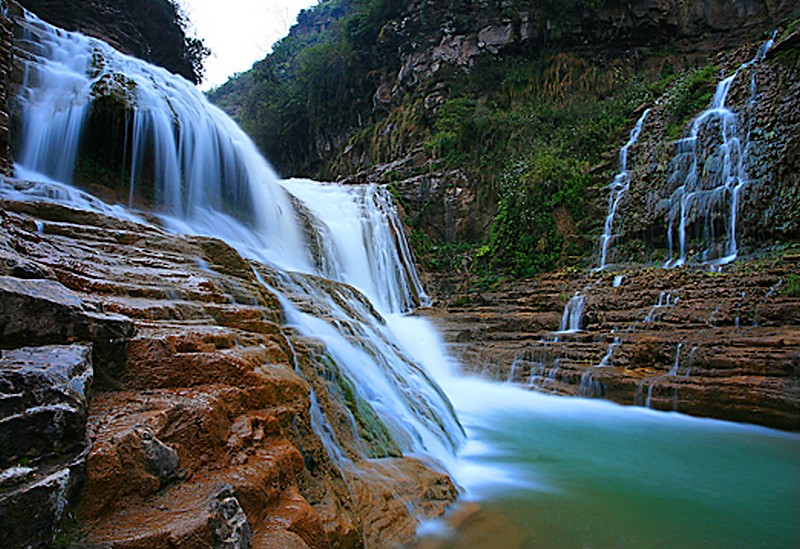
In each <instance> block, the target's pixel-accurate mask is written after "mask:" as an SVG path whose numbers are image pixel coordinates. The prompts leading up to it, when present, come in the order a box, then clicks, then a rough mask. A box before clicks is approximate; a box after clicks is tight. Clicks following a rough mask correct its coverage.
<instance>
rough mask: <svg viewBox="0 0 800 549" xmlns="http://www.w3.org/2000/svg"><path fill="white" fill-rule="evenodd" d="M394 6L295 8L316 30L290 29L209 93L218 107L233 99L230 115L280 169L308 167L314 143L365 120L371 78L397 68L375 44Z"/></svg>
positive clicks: (362, 3)
mask: <svg viewBox="0 0 800 549" xmlns="http://www.w3.org/2000/svg"><path fill="white" fill-rule="evenodd" d="M400 9H402V3H397V2H393V1H391V0H327V1H323V2H321V3H320V4H318V5H317V6H316V7H315V8H313V9H310V10H305V11H303V12H301V14H300V15H299V16H298V22H299V23H300V24H301V25H304V28H317V27H319V28H323V29H324V30H323V31H321V32H310V31H309V32H306V31H304V32H298V31H295V32H294V33H291V34H290V35H289V36H287V37H286V38H284V39H283V40H281V41H280V42H278V43H277V44H276V45H275V48H274V51H273V53H272V54H271V55H270V56H268V57H267V58H265V59H264V60H262V61H260V62H258V63H257V64H256V65H255V66H254V68H253V70H252V72H251V73H250V76H249V78H247V79H246V80H243V79H241V78H237V79H233V80H230V81H229V82H228V83H226V84H224V85H222V86H220V87H219V88H218V89H216V90H214V91H212V92H211V94H210V97H211V99H212V100H213V101H215V102H217V103H219V104H220V105H221V106H223V107H225V106H226V105H228V106H231V105H236V104H240V105H241V107H240V108H239V110H238V112H234V116H235V118H236V119H237V120H238V122H239V123H240V124H241V125H242V127H243V128H244V129H245V130H246V131H247V132H248V133H249V134H250V135H251V136H252V137H253V138H254V140H255V141H256V143H257V144H258V145H259V147H260V148H261V149H262V150H263V151H264V152H265V153H266V155H267V157H268V158H270V160H271V161H272V162H274V163H275V164H276V165H278V166H281V167H282V168H283V170H282V171H284V172H285V173H287V174H288V173H291V174H297V173H300V172H304V173H305V175H308V168H309V164H311V163H313V158H314V156H315V153H316V147H318V146H324V145H321V144H323V143H324V142H325V141H326V140H327V139H332V138H333V136H335V135H340V134H343V133H346V131H347V129H348V128H355V127H358V126H362V125H364V124H366V123H367V122H368V120H364V118H363V117H364V115H363V113H368V112H370V110H371V109H370V108H369V107H370V105H371V101H372V94H373V93H374V91H375V88H376V87H377V85H378V82H379V81H380V80H381V77H382V76H385V75H386V74H387V73H388V72H394V71H395V70H396V68H397V67H395V66H392V65H391V64H386V63H385V60H383V59H379V56H378V54H377V48H376V44H377V43H378V42H379V41H380V40H381V39H382V38H381V30H382V26H383V24H384V23H385V22H386V21H387V20H388V19H389V18H391V17H393V16H395V15H397V14H398V13H399V10H400ZM287 144H291V146H290V147H289V146H287ZM303 157H305V158H303ZM303 162H305V163H304V164H302V165H301V164H300V163H303Z"/></svg>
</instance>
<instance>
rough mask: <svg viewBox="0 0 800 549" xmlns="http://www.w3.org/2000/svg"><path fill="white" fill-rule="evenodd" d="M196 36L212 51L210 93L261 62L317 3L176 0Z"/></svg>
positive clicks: (208, 68)
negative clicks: (295, 23) (298, 16)
mask: <svg viewBox="0 0 800 549" xmlns="http://www.w3.org/2000/svg"><path fill="white" fill-rule="evenodd" d="M179 2H180V4H181V6H183V9H184V11H185V12H186V14H187V15H188V16H189V20H190V21H191V23H192V31H193V33H194V35H195V36H197V37H199V38H202V39H203V41H204V42H205V44H206V46H208V47H209V48H211V51H212V53H211V57H209V58H208V59H206V63H205V67H206V73H205V80H204V81H203V83H202V85H201V86H200V87H201V88H202V89H203V90H208V89H211V88H213V87H215V86H218V85H220V84H222V83H224V82H225V81H226V80H227V79H228V77H229V76H232V75H233V74H235V73H237V72H243V71H246V70H248V69H249V68H250V67H252V66H253V63H254V62H255V61H258V60H259V59H263V58H264V56H265V55H266V54H267V53H269V52H270V51H271V50H272V45H273V44H274V43H275V42H277V41H278V40H280V39H281V38H283V37H284V36H286V35H287V34H288V32H289V27H290V26H291V25H292V24H294V22H295V20H296V17H297V14H298V13H299V12H300V10H302V9H303V8H307V7H309V6H312V5H315V4H317V0H225V1H224V2H221V1H220V0H179Z"/></svg>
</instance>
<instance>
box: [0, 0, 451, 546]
mask: <svg viewBox="0 0 800 549" xmlns="http://www.w3.org/2000/svg"><path fill="white" fill-rule="evenodd" d="M19 16H20V12H19V9H18V8H16V7H15V8H12V9H11V10H10V12H6V11H5V10H3V13H2V15H0V19H2V24H3V28H4V29H7V30H11V29H12V28H13V29H14V33H13V36H16V42H15V43H13V44H12V43H11V38H12V33H11V32H8V33H3V35H2V38H3V39H4V41H3V44H2V49H1V50H0V51H2V52H5V53H7V54H8V53H11V52H13V54H14V55H15V56H16V59H15V62H16V63H18V66H4V67H3V69H4V74H6V75H12V78H11V81H10V82H7V83H9V84H11V85H10V88H11V89H13V90H15V91H17V92H18V95H17V96H16V97H12V98H11V99H12V101H11V104H12V105H15V106H16V107H17V108H18V109H21V108H22V107H20V103H21V102H23V101H24V99H25V98H27V96H23V95H21V94H24V93H25V92H30V91H31V88H29V87H26V85H25V84H26V83H24V82H21V80H20V76H21V74H22V73H23V72H25V71H22V70H20V69H21V68H22V67H21V65H22V64H24V63H25V62H33V63H34V64H35V63H36V62H37V61H36V60H39V59H41V58H44V56H45V55H46V54H45V50H47V49H48V48H53V47H55V49H56V50H57V51H56V52H55V53H56V54H60V53H62V51H63V49H59V48H58V45H56V46H54V44H53V43H52V42H51V43H49V44H48V45H47V46H45V45H44V43H43V42H37V41H36V39H38V40H43V39H44V38H50V39H52V38H53V37H54V36H61V37H63V33H60V32H58V33H56V32H54V31H52V29H49V27H48V26H46V24H44V23H42V22H41V21H38V20H27V19H26V20H22V19H15V18H18V17H19ZM76 43H78V44H85V45H87V48H86V49H84V50H80V48H78V50H79V51H78V52H77V55H83V56H85V57H86V58H87V59H91V60H93V61H94V62H96V63H97V64H96V65H92V66H93V67H94V68H95V69H98V68H99V67H100V66H101V64H103V63H107V62H109V59H110V58H111V57H114V55H115V54H113V52H111V51H110V49H109V48H105V47H104V46H102V45H98V44H97V43H93V42H89V41H86V40H85V39H80V40H78V41H77V42H70V43H69V44H68V45H69V46H74V45H75V44H76ZM61 44H64V43H61ZM64 47H66V46H64ZM70 51H73V50H70ZM32 52H38V53H39V54H40V55H39V56H36V55H33V54H32ZM87 52H88V53H89V54H90V55H86V53H87ZM49 53H51V52H47V54H49ZM8 57H9V56H8V55H6V56H5V59H8ZM32 60H33V61H32ZM124 65H125V66H130V65H131V63H130V61H129V60H127V59H126V60H125V63H124ZM28 67H29V68H30V65H28ZM36 67H37V68H38V69H41V66H39V65H36ZM58 68H59V69H60V72H59V76H60V75H61V74H63V73H64V72H69V68H68V67H66V65H63V64H62V65H59V66H58ZM147 70H150V68H148V69H147ZM33 72H34V71H32V72H31V73H28V74H33ZM43 72H44V70H42V72H37V73H36V74H38V75H41V74H42V73H43ZM98 72H99V69H98ZM147 74H148V77H150V78H152V77H153V74H154V73H153V72H148V73H147ZM158 74H160V75H163V71H158ZM70 76H72V77H75V78H78V77H79V76H80V75H79V74H78V73H77V72H74V73H71V74H70ZM162 78H164V79H166V80H162V82H164V81H167V82H170V83H172V84H173V85H175V86H176V87H177V88H180V89H182V90H183V89H189V90H190V91H191V92H193V93H194V94H196V95H197V94H198V92H197V91H196V90H195V89H194V88H193V87H192V86H191V85H189V84H188V83H186V82H184V81H182V80H180V79H177V78H172V77H168V76H162ZM110 80H112V81H113V82H117V83H118V82H119V81H121V82H122V85H121V86H122V89H128V88H126V87H125V86H126V85H127V84H129V80H126V79H125V77H124V75H122V74H121V73H116V74H114V75H113V77H110ZM59 82H60V80H59ZM113 82H112V83H113ZM101 84H109V83H108V82H106V81H105V80H104V81H103V82H102V83H101ZM163 87H164V86H161V89H163ZM98 88H99V90H95V92H96V94H97V95H96V96H93V97H91V98H90V99H94V100H95V105H99V107H98V110H100V111H101V114H108V113H109V109H110V107H109V105H108V103H104V102H103V100H104V99H105V100H108V101H110V103H111V105H112V106H116V107H117V109H118V110H116V111H112V114H115V113H117V114H120V115H124V114H130V113H131V111H130V110H129V111H125V109H131V108H133V105H132V104H131V103H126V102H125V101H118V100H119V97H118V96H116V95H115V94H116V93H117V92H118V91H119V90H120V87H115V86H114V85H111V84H109V85H106V86H104V85H100V86H98ZM20 90H21V92H20ZM71 91H73V90H72V88H69V87H68V88H67V89H66V90H65V91H64V96H59V98H60V99H61V100H63V99H64V97H68V94H69V92H71ZM104 94H105V95H104ZM126 97H127V98H129V97H128V96H124V97H123V99H124V98H126ZM191 97H194V96H191ZM198 97H199V95H198ZM171 99H173V100H175V101H178V100H179V99H180V97H179V96H178V95H177V92H176V95H173V96H171ZM200 99H202V98H200ZM76 102H77V101H76ZM86 102H91V101H90V100H87V101H86ZM195 105H196V104H195ZM60 106H63V102H62V103H61V104H60ZM70 106H72V107H74V106H75V105H70ZM80 106H81V105H78V107H80ZM67 110H69V109H67ZM57 112H60V111H53V113H57ZM169 112H170V114H171V115H174V114H175V112H174V111H169ZM215 112H216V111H215ZM53 113H51V115H52V114H53ZM17 115H19V112H18V111H17ZM87 115H89V113H88V112H87ZM87 119H88V125H89V126H93V125H94V126H97V118H93V117H92V116H87ZM99 119H100V121H101V122H106V123H108V122H109V119H112V120H113V116H109V117H106V118H103V117H102V116H100V117H99ZM170 120H172V118H170ZM9 126H10V127H9V129H10V130H11V131H12V132H13V131H14V130H15V129H16V130H19V128H20V127H21V126H22V124H21V123H17V124H16V126H15V125H14V124H10V125H9ZM110 126H113V124H106V125H105V126H103V128H105V130H108V128H109V127H110ZM203 127H204V128H205V129H208V126H203ZM226 127H227V126H226ZM183 130H184V131H187V130H188V128H187V125H186V124H184V125H183ZM172 131H173V128H172V126H170V125H169V124H167V125H166V129H165V132H166V133H168V134H169V135H170V136H171V135H172V134H171V132H172ZM11 135H12V137H15V138H16V139H17V141H19V140H21V138H20V137H19V135H16V136H14V135H13V133H12V134H11ZM102 135H109V134H102ZM110 135H111V137H110V138H111V139H113V138H114V137H120V135H122V136H123V139H124V135H125V131H124V130H123V131H122V132H121V133H112V134H110ZM12 141H13V139H12ZM100 141H101V140H100V139H98V138H95V140H91V138H90V139H89V145H87V148H88V149H93V148H94V147H95V146H96V145H97V143H98V142H100ZM123 143H124V141H123V142H118V143H116V145H118V146H119V148H120V149H122V150H123V151H124V150H125V146H124V145H123ZM59 144H60V143H59ZM105 147H106V149H104V150H106V151H107V150H112V149H114V147H113V144H111V143H105ZM95 152H96V151H95ZM84 154H85V155H86V154H88V153H87V152H86V151H85V150H84ZM123 154H124V153H123ZM45 157H46V158H50V157H52V155H50V156H49V157H48V155H45ZM92 158H100V159H101V160H102V159H103V158H104V157H103V155H94V156H92ZM148 162H154V161H153V159H152V158H149V159H148ZM94 169H95V171H94V174H95V176H97V175H98V174H101V173H104V172H103V170H110V168H109V166H108V165H106V166H103V165H102V164H95V165H94ZM265 169H266V168H265ZM203 175H207V172H204V174H203ZM83 176H84V179H83V180H82V182H84V183H85V182H86V181H92V179H91V177H90V175H88V171H87V170H84V171H83ZM119 176H120V173H119V171H117V172H114V176H113V177H111V176H108V173H106V177H105V178H102V179H101V178H97V179H94V180H93V182H92V183H91V185H92V186H93V188H94V189H100V190H101V191H102V189H103V188H104V187H103V185H104V184H107V183H108V181H109V180H115V184H118V183H119V180H120V177H119ZM151 177H152V176H151ZM178 183H179V184H180V181H178ZM240 183H241V181H240ZM259 183H261V181H259ZM44 188H45V189H47V190H45V191H44V192H42V184H34V183H30V182H24V181H18V180H15V179H13V178H10V177H6V176H3V177H2V179H0V192H2V196H3V198H2V200H0V349H2V351H0V402H1V403H2V405H0V439H2V441H3V444H2V445H1V446H0V545H2V546H3V547H23V546H24V547H52V546H54V545H58V546H76V547H85V546H104V547H107V546H113V547H141V548H154V547H174V546H178V545H180V546H185V547H229V548H230V547H240V548H246V547H251V546H255V547H320V548H321V547H363V546H375V547H380V546H385V545H386V544H387V543H389V542H391V543H394V542H398V543H400V542H404V541H407V540H409V539H410V538H412V537H413V535H414V532H415V528H416V525H417V523H418V521H419V520H420V518H422V517H428V516H436V515H440V514H442V513H443V512H444V510H445V509H446V507H447V506H448V505H449V504H451V503H452V502H453V501H454V499H455V497H456V495H457V490H456V488H455V486H454V485H453V483H452V482H451V480H450V478H449V477H448V476H447V475H446V474H444V473H442V472H441V471H440V468H439V466H438V465H437V464H434V463H431V462H427V461H423V460H420V459H416V458H412V457H403V456H402V454H401V452H400V450H399V449H398V445H397V443H396V442H395V441H394V439H393V438H392V435H391V434H389V430H388V429H387V427H386V425H385V424H384V423H383V422H382V421H381V420H380V419H379V418H378V416H377V415H376V413H375V411H374V409H373V408H372V405H371V404H370V403H369V402H366V401H365V400H364V399H363V398H361V397H360V393H359V392H357V391H355V390H354V388H353V386H352V385H351V384H350V382H349V381H348V379H349V378H347V377H346V376H345V374H344V373H342V370H341V369H340V368H343V366H340V364H339V363H337V361H336V359H335V358H332V357H331V352H330V350H329V349H328V347H327V346H326V344H325V343H324V342H323V341H322V340H320V339H317V338H315V337H305V336H302V335H300V334H299V333H298V332H297V329H296V326H290V325H289V323H288V321H287V319H286V318H285V316H284V314H285V310H284V307H282V306H281V304H280V303H279V294H278V293H277V291H276V290H272V289H271V288H280V289H281V290H282V295H286V294H287V293H288V291H289V290H288V289H286V288H283V286H284V285H287V284H288V283H287V275H286V274H285V273H283V272H280V271H277V270H275V269H273V268H270V267H266V266H265V265H263V264H260V263H258V262H256V261H250V260H248V259H245V258H244V257H242V256H241V255H240V254H239V252H237V251H236V250H235V249H234V248H232V247H231V246H229V245H228V244H226V243H225V242H223V241H221V240H217V239H214V238H207V237H200V236H177V235H175V234H174V233H171V232H169V231H167V230H165V229H163V228H162V225H163V220H160V219H159V218H158V217H157V216H153V215H149V214H147V213H142V214H141V215H131V214H126V215H122V216H120V215H119V214H120V211H121V208H119V207H110V206H107V205H103V204H102V203H101V202H100V201H99V200H97V199H94V198H91V197H89V196H88V195H84V194H79V192H78V191H77V190H75V189H74V188H73V189H72V190H65V188H64V187H62V186H59V185H57V184H56V185H54V186H49V187H48V186H47V185H44ZM153 188H154V187H153V186H152V182H151V186H150V187H149V192H153ZM118 190H119V189H114V188H106V194H107V195H110V196H113V194H114V193H115V192H116V191H118ZM229 190H235V189H229ZM37 192H38V193H39V194H38V195H37V194H36V193H37ZM65 193H66V194H65ZM248 196H249V195H248ZM54 197H59V198H60V202H59V200H55V201H54V200H53V198H54ZM70 197H71V198H70ZM72 199H76V200H77V202H74V201H72ZM149 199H150V203H149V204H150V205H152V202H153V197H152V196H150V197H149ZM293 276H294V277H295V278H296V279H297V280H298V281H299V282H298V284H305V286H306V287H308V288H314V289H316V288H318V287H319V286H321V285H322V286H324V290H325V291H327V292H330V293H331V294H336V295H337V296H339V297H340V299H341V296H351V297H352V299H360V300H362V301H365V298H364V297H363V296H360V294H358V292H356V291H355V290H353V288H351V287H350V286H346V285H344V284H339V283H336V282H332V281H325V280H322V279H320V278H319V277H312V276H310V275H300V274H296V275H293ZM304 305H305V307H310V306H311V304H309V303H304ZM366 309H367V313H365V314H371V315H373V316H375V312H374V310H373V309H372V308H371V306H369V307H366ZM314 312H316V313H317V314H318V315H319V316H320V317H322V316H324V314H325V312H324V311H314ZM376 322H377V320H376ZM325 418H331V419H325ZM323 422H328V423H330V425H324V426H320V424H321V423H323ZM323 428H324V431H322V430H321V429H323ZM329 439H330V440H334V441H335V444H334V443H331V442H329ZM326 444H328V445H333V446H332V447H327V446H326ZM387 540H389V541H387Z"/></svg>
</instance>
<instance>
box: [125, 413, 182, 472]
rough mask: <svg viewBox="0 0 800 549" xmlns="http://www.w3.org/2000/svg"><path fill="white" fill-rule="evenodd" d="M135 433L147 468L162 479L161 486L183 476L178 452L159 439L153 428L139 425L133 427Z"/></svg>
mask: <svg viewBox="0 0 800 549" xmlns="http://www.w3.org/2000/svg"><path fill="white" fill-rule="evenodd" d="M133 434H134V436H135V437H137V438H138V439H139V441H140V442H139V448H140V449H141V451H142V455H143V459H142V463H143V464H144V467H145V469H146V470H147V472H149V473H150V474H152V475H153V476H155V477H156V478H158V479H159V480H160V481H161V482H160V485H161V486H164V485H165V484H167V483H169V482H171V481H173V480H177V479H179V478H181V477H182V476H183V472H182V471H181V468H180V458H178V453H177V452H176V451H175V450H174V449H172V448H170V447H169V446H167V445H166V444H164V443H163V442H161V441H160V440H158V439H157V438H156V435H155V433H154V432H153V429H151V428H150V427H148V426H146V425H137V426H135V427H134V428H133Z"/></svg>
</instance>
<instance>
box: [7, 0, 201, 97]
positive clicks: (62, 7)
mask: <svg viewBox="0 0 800 549" xmlns="http://www.w3.org/2000/svg"><path fill="white" fill-rule="evenodd" d="M19 3H20V4H22V5H23V6H24V7H25V8H26V9H28V10H30V11H32V12H33V13H35V14H36V15H38V16H39V17H41V18H42V19H45V20H46V21H48V22H50V23H51V24H53V25H56V26H59V27H61V28H63V29H66V30H71V31H79V32H82V33H83V34H86V35H88V36H94V37H95V38H99V39H101V40H103V41H105V42H108V43H109V44H111V45H112V46H114V47H115V48H116V49H118V50H120V51H122V52H124V53H127V54H129V55H133V56H135V57H138V58H140V59H144V60H145V61H150V62H151V63H154V64H156V65H160V66H162V67H164V68H166V69H167V70H169V71H171V72H174V73H175V74H180V75H181V76H183V77H184V78H186V79H187V80H190V81H192V82H197V81H198V75H197V74H196V73H195V69H194V67H193V66H192V63H191V60H190V59H189V58H188V57H187V55H186V38H187V37H186V36H185V34H184V30H183V28H181V25H180V24H179V21H180V19H181V17H182V16H181V15H179V13H178V12H177V11H176V8H175V4H174V3H173V2H170V1H169V0H57V1H53V0H21V1H20V2H19Z"/></svg>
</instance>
